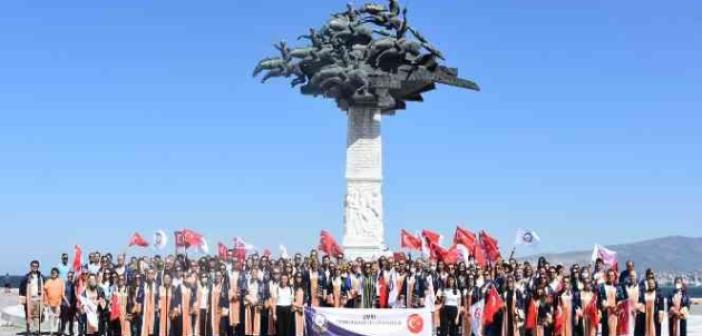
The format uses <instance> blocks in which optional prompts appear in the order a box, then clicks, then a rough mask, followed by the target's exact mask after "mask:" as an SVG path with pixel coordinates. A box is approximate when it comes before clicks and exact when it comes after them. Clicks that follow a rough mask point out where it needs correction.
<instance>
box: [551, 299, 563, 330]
mask: <svg viewBox="0 0 702 336" xmlns="http://www.w3.org/2000/svg"><path fill="white" fill-rule="evenodd" d="M564 319H565V314H563V308H562V307H561V306H560V305H559V306H558V307H556V314H555V315H554V316H553V331H554V333H553V334H554V335H561V333H563V325H564V322H565V321H564Z"/></svg>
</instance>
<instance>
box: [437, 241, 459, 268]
mask: <svg viewBox="0 0 702 336" xmlns="http://www.w3.org/2000/svg"><path fill="white" fill-rule="evenodd" d="M461 258H463V256H462V255H461V251H460V250H459V249H458V245H456V244H454V245H453V246H451V248H449V249H448V250H447V251H446V253H445V254H444V256H443V258H442V260H443V261H444V263H446V264H456V263H458V260H460V259H461Z"/></svg>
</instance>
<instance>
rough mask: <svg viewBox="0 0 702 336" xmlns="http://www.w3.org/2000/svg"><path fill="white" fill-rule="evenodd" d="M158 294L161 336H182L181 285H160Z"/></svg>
mask: <svg viewBox="0 0 702 336" xmlns="http://www.w3.org/2000/svg"><path fill="white" fill-rule="evenodd" d="M158 294H159V295H158V308H159V329H158V330H159V336H181V332H182V331H181V329H182V321H181V316H180V315H181V296H180V287H173V286H170V287H166V286H160V287H159V293H158Z"/></svg>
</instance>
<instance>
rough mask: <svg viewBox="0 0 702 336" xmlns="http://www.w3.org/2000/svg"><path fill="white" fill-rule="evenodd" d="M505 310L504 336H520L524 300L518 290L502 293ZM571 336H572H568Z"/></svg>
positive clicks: (503, 320)
mask: <svg viewBox="0 0 702 336" xmlns="http://www.w3.org/2000/svg"><path fill="white" fill-rule="evenodd" d="M502 300H503V301H504V303H505V308H504V310H503V312H502V326H501V327H502V328H501V329H502V330H501V335H502V336H519V334H520V333H519V329H520V327H521V325H522V323H521V321H522V319H523V317H524V300H523V298H522V295H521V293H520V292H519V291H517V290H512V291H505V292H504V293H502ZM568 336H570V335H568Z"/></svg>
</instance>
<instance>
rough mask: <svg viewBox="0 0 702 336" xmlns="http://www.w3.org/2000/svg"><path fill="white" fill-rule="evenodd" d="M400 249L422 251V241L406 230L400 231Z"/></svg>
mask: <svg viewBox="0 0 702 336" xmlns="http://www.w3.org/2000/svg"><path fill="white" fill-rule="evenodd" d="M400 248H406V249H410V250H417V251H421V250H422V240H421V239H419V238H417V236H415V235H413V234H411V233H409V232H407V231H405V230H404V229H403V230H400Z"/></svg>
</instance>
